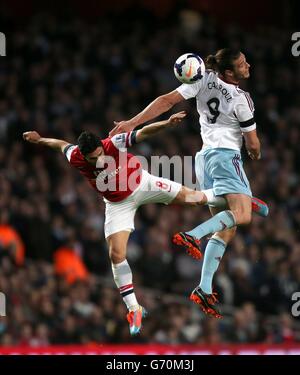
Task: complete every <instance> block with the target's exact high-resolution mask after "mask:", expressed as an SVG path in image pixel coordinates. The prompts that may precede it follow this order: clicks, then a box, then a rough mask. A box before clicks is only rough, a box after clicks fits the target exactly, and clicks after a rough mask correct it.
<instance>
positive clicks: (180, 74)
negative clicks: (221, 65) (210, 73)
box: [174, 53, 205, 84]
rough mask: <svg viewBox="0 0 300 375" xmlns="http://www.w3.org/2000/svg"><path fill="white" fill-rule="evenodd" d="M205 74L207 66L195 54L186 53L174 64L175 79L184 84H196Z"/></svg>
mask: <svg viewBox="0 0 300 375" xmlns="http://www.w3.org/2000/svg"><path fill="white" fill-rule="evenodd" d="M204 72H205V64H204V61H203V60H202V59H201V57H200V56H198V55H196V54H195V53H185V54H184V55H181V56H180V57H178V59H177V60H176V61H175V64H174V74H175V77H176V78H177V79H178V80H179V81H180V82H182V83H189V84H191V83H195V82H197V81H199V80H200V79H201V78H202V77H203V74H204Z"/></svg>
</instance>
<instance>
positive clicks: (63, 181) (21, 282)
mask: <svg viewBox="0 0 300 375" xmlns="http://www.w3.org/2000/svg"><path fill="white" fill-rule="evenodd" d="M55 4H56V3H54V4H52V6H51V8H50V6H46V5H43V6H41V5H40V4H38V3H37V2H36V1H33V0H32V1H27V2H26V6H25V5H22V4H21V3H19V2H18V1H16V0H15V1H12V0H10V1H2V5H1V16H0V25H1V30H0V31H1V32H4V33H5V35H6V43H7V56H6V57H1V60H0V171H1V172H0V291H1V292H3V293H5V295H6V297H7V316H6V317H0V352H10V351H11V350H13V351H14V352H18V351H19V352H20V351H22V350H25V351H26V350H29V351H36V352H38V351H50V350H55V349H49V346H53V345H60V346H59V347H58V348H60V349H59V350H60V351H66V350H68V349H66V347H64V346H63V347H62V346H61V345H70V344H73V345H75V347H70V349H69V351H73V350H75V351H78V352H81V351H82V352H83V351H84V350H87V351H93V350H95V351H97V352H98V351H100V352H101V350H103V351H104V352H105V350H106V351H107V352H114V351H115V350H116V351H117V352H120V351H127V352H128V351H129V352H130V350H132V351H133V352H135V351H138V350H139V351H140V350H144V349H143V347H142V346H141V344H145V345H146V344H151V345H152V346H151V347H150V348H148V349H145V350H152V352H153V351H159V350H162V352H164V351H169V352H170V351H171V352H172V351H173V352H176V351H179V352H180V351H181V352H186V351H202V350H205V351H207V350H208V351H211V352H214V353H216V352H220V351H221V350H225V351H226V350H229V351H230V352H238V351H239V350H241V351H242V350H244V349H249V348H250V349H249V350H258V352H260V351H262V352H264V351H267V350H270V348H271V349H272V348H277V349H279V350H284V351H288V350H292V351H294V350H296V349H297V350H298V351H299V347H300V346H299V345H300V344H299V342H300V326H299V321H298V320H297V319H296V318H293V316H292V314H291V305H292V303H293V301H292V300H291V296H292V294H293V293H294V292H296V291H300V243H299V225H300V189H299V172H298V171H299V158H300V153H299V146H298V145H299V140H300V131H299V124H300V94H299V88H300V64H299V61H300V58H299V57H298V58H296V57H293V56H292V54H291V46H292V42H291V35H292V33H293V32H295V31H300V30H297V20H296V15H297V12H298V14H299V13H300V12H299V5H298V3H297V2H296V1H285V2H283V1H281V2H278V4H277V6H276V8H275V9H274V8H273V5H272V3H271V2H270V1H265V2H260V3H257V4H256V3H255V2H252V5H251V6H249V9H246V7H245V4H243V3H240V2H238V1H231V2H226V4H225V3H223V2H218V1H177V2H175V1H159V2H158V1H157V2H156V1H138V2H137V1H128V0H127V1H111V2H109V3H107V2H106V3H105V4H102V2H97V1H90V2H89V3H86V2H82V1H73V2H71V1H68V2H64V6H63V7H62V6H61V5H60V4H59V3H57V4H56V5H55ZM270 9H271V11H270ZM224 46H237V47H240V49H241V50H242V51H243V52H244V53H245V54H246V56H247V58H248V60H249V62H250V64H251V78H250V80H249V81H247V82H245V83H244V84H243V86H242V87H243V88H244V89H245V90H247V91H250V93H251V95H252V98H253V100H254V102H255V105H256V119H257V124H258V127H259V135H260V137H261V139H262V145H263V160H262V161H261V162H259V163H255V162H251V161H250V160H249V159H247V158H245V167H246V171H247V174H248V177H249V179H250V182H251V185H252V190H253V192H254V194H255V196H257V197H260V198H262V199H264V200H266V201H267V202H268V203H269V205H270V209H271V211H270V216H269V218H268V219H262V218H260V217H257V216H255V217H254V218H253V223H252V224H251V225H250V226H248V227H246V228H240V229H239V230H238V234H237V236H236V238H235V239H234V241H233V242H232V244H231V245H230V246H229V247H228V250H227V251H226V253H225V256H224V258H223V260H222V263H221V266H220V268H219V270H218V273H217V275H216V276H215V285H216V289H217V291H218V292H219V293H220V299H221V303H222V307H221V309H222V311H223V312H224V315H225V318H224V319H222V320H214V319H210V318H206V317H204V316H203V315H202V313H200V311H198V309H197V308H196V306H192V304H191V303H190V302H189V301H188V295H189V293H190V291H191V290H192V288H193V287H194V286H195V285H196V284H197V282H198V279H199V274H200V264H199V263H198V262H196V261H194V260H193V259H190V258H189V257H187V256H186V255H185V254H184V253H181V252H180V250H178V249H177V248H174V247H173V246H172V244H171V242H170V238H171V236H172V234H173V233H174V232H176V231H177V230H179V229H180V230H185V229H188V228H191V227H192V226H194V225H196V224H197V223H199V222H200V221H203V220H205V219H206V218H208V217H209V215H208V212H207V209H196V210H193V209H183V208H179V207H175V208H170V207H161V206H159V205H149V206H145V207H142V208H140V210H139V212H138V214H137V216H136V231H135V232H134V233H133V235H132V237H131V240H130V243H129V246H128V260H129V262H130V264H131V266H132V270H133V275H134V282H135V289H136V291H137V295H138V297H139V299H140V301H141V303H142V304H143V305H145V306H147V308H148V309H149V310H150V312H151V314H150V317H149V318H148V319H147V320H146V321H145V324H144V327H143V332H142V334H141V335H140V336H138V337H136V338H131V337H130V336H129V331H128V325H127V322H126V320H125V314H126V310H125V307H124V305H123V302H122V300H121V298H120V296H119V294H118V291H117V289H116V287H115V286H114V284H113V279H112V274H111V269H110V264H109V261H108V254H107V248H106V245H105V241H104V237H103V229H102V225H103V214H104V206H103V203H102V202H101V199H99V197H98V196H97V194H95V193H94V192H93V191H92V190H91V189H90V187H89V186H88V184H87V183H86V181H84V180H83V179H82V178H81V177H80V176H79V174H78V173H77V172H76V171H74V170H72V168H70V166H69V164H68V163H67V162H66V161H65V160H64V157H63V156H62V155H61V154H59V153H55V152H54V151H52V150H47V149H44V148H40V147H36V146H32V145H28V144H25V143H24V142H23V141H22V137H21V135H22V133H23V132H24V131H27V130H32V129H34V130H37V131H39V132H40V133H41V134H42V135H44V136H51V137H57V138H63V139H66V140H69V141H70V142H75V140H76V137H77V136H78V134H79V133H80V131H81V130H82V129H89V130H92V131H95V132H97V133H98V134H100V135H101V136H102V137H106V135H107V133H108V131H109V130H110V129H111V127H112V124H113V121H114V120H121V119H128V118H130V117H131V116H132V115H133V114H136V113H137V112H139V111H140V110H141V109H142V108H144V107H145V105H146V104H148V103H149V102H150V101H152V100H153V99H154V98H155V97H156V96H158V95H160V94H162V93H165V92H168V91H170V90H172V89H174V88H175V87H177V85H178V83H177V82H176V80H175V78H174V75H173V72H172V66H173V63H174V61H175V59H176V58H177V57H178V56H179V55H180V54H182V53H185V52H187V51H195V52H198V53H199V54H200V55H201V56H206V55H207V54H209V53H212V52H214V51H216V50H217V49H218V48H221V47H224ZM177 109H186V110H187V111H188V113H189V116H188V119H187V120H186V121H185V124H184V126H183V127H182V128H181V129H177V130H174V131H172V132H168V135H167V136H162V137H157V138H154V139H152V140H151V141H149V142H147V143H144V144H141V145H139V146H138V147H136V148H135V152H136V153H138V154H141V155H146V156H147V157H149V156H150V155H169V156H172V155H180V156H182V157H183V156H184V155H192V156H194V154H195V152H196V151H197V150H198V149H199V148H200V147H201V140H200V137H199V136H198V134H199V129H198V115H197V112H196V109H195V104H194V102H193V101H188V102H185V103H184V104H182V105H180V106H178V107H177ZM66 259H67V261H66ZM58 273H60V275H58ZM61 273H64V275H62V274H61ZM114 344H118V345H120V344H124V345H123V346H122V345H121V346H118V347H113V346H106V345H114ZM125 344H135V345H137V344H138V346H135V347H131V348H130V346H128V345H125ZM246 344H255V345H256V346H254V347H249V346H245V345H246ZM278 344H280V346H277V345H278ZM159 345H169V346H159ZM180 345H187V346H180ZM236 345H237V346H236ZM274 345H275V346H274ZM25 348H27V349H25ZM159 348H160V349H159ZM57 350H58V349H57Z"/></svg>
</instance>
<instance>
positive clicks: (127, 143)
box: [111, 130, 137, 150]
mask: <svg viewBox="0 0 300 375" xmlns="http://www.w3.org/2000/svg"><path fill="white" fill-rule="evenodd" d="M136 133H137V131H136V130H133V131H131V132H128V133H121V134H116V135H114V136H113V137H112V138H111V141H112V143H113V144H114V146H115V147H116V148H118V149H119V150H125V149H127V148H128V147H131V146H133V145H134V144H136Z"/></svg>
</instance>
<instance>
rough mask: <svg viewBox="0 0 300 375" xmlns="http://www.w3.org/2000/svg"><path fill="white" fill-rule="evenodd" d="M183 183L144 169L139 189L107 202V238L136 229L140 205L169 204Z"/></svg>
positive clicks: (105, 228) (105, 227)
mask: <svg viewBox="0 0 300 375" xmlns="http://www.w3.org/2000/svg"><path fill="white" fill-rule="evenodd" d="M181 187H182V185H181V184H179V183H177V182H174V181H171V180H168V179H166V178H162V177H157V176H153V175H152V174H150V173H148V172H147V171H145V170H143V171H142V177H141V183H140V185H139V186H138V187H137V189H136V190H135V191H134V192H133V193H132V194H131V195H129V197H127V198H125V199H124V200H122V201H120V202H110V201H108V200H107V199H104V202H105V223H104V233H105V238H107V237H108V236H110V235H111V234H113V233H117V232H120V231H124V230H125V231H129V232H132V231H133V230H134V216H135V212H136V210H137V209H138V207H139V206H141V205H143V204H147V203H164V204H169V203H171V202H172V201H173V199H174V198H175V197H176V196H177V194H178V193H179V191H180V189H181Z"/></svg>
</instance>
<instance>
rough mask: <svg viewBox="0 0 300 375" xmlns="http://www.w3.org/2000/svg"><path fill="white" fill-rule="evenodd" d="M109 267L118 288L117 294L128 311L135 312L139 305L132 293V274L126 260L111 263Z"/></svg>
mask: <svg viewBox="0 0 300 375" xmlns="http://www.w3.org/2000/svg"><path fill="white" fill-rule="evenodd" d="M111 266H112V273H113V275H114V280H115V283H116V285H117V287H118V288H119V292H120V294H121V296H122V298H123V301H124V302H125V304H126V306H127V308H128V310H130V311H135V310H137V309H138V308H139V304H138V302H137V299H136V296H135V293H134V289H133V283H132V272H131V269H130V266H129V264H128V262H127V260H126V259H125V260H124V261H123V262H121V263H117V264H113V263H112V264H111Z"/></svg>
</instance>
